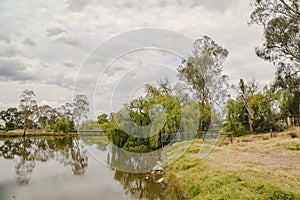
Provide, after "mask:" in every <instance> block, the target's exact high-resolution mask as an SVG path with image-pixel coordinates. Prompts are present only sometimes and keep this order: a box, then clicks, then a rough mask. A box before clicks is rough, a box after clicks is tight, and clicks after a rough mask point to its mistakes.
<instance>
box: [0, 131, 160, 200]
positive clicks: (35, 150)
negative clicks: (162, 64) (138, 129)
mask: <svg viewBox="0 0 300 200" xmlns="http://www.w3.org/2000/svg"><path fill="white" fill-rule="evenodd" d="M91 152H92V153H91ZM95 155H96V157H97V158H98V159H95ZM121 157H122V155H121V154H120V152H118V150H117V149H114V148H113V147H112V146H110V145H109V144H108V143H107V142H106V141H105V138H92V137H91V138H83V139H79V138H71V137H60V138H34V139H33V138H26V139H23V138H21V139H11V140H7V139H5V140H4V139H3V140H1V139H0V200H14V199H16V200H43V199H45V200H48V199H49V200H50V199H51V200H53V199H54V200H56V199H61V200H69V199H70V200H76V199H78V200H82V199H87V200H94V199H97V200H101V199H103V200H109V199H112V200H119V199H164V198H163V197H164V191H163V189H162V187H161V185H160V184H159V183H156V181H151V178H150V179H147V178H146V176H149V174H147V173H126V172H121V171H117V170H114V169H113V168H112V167H107V166H105V165H108V166H115V165H116V163H119V162H120V158H121ZM99 158H100V160H102V161H103V163H101V162H99ZM122 158H123V160H121V162H122V163H126V164H125V165H126V167H127V168H130V167H131V168H136V167H137V166H138V165H137V163H136V161H135V162H134V163H133V162H131V159H130V158H126V157H122ZM124 159H127V160H126V161H125V162H124ZM119 164H120V163H119ZM131 165H132V166H131Z"/></svg>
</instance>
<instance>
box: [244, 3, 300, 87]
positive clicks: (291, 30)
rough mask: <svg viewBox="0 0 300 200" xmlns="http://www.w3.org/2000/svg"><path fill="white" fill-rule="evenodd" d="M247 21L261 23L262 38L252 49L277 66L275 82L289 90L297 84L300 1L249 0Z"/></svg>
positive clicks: (299, 64) (299, 48) (298, 82)
mask: <svg viewBox="0 0 300 200" xmlns="http://www.w3.org/2000/svg"><path fill="white" fill-rule="evenodd" d="M251 4H252V6H253V7H254V11H253V12H252V13H251V16H250V24H258V25H262V26H263V28H264V42H263V44H262V46H261V47H256V49H255V51H256V54H257V56H259V57H260V58H262V59H264V60H267V61H270V62H272V63H273V64H274V65H276V66H277V72H276V81H275V85H276V86H279V87H281V88H283V89H288V90H289V91H291V90H293V89H297V90H298V88H299V86H300V77H299V76H298V74H299V72H300V32H299V30H300V26H299V24H300V9H299V7H300V1H299V0H252V1H251Z"/></svg>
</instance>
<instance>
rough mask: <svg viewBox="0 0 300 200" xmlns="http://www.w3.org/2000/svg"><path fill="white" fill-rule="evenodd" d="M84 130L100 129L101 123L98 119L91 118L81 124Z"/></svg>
mask: <svg viewBox="0 0 300 200" xmlns="http://www.w3.org/2000/svg"><path fill="white" fill-rule="evenodd" d="M81 129H82V130H100V125H99V123H98V121H95V120H92V119H89V120H87V121H85V122H83V123H82V125H81Z"/></svg>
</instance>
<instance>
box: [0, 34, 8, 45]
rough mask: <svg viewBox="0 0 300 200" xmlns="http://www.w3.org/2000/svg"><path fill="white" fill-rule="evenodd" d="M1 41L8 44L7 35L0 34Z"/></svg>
mask: <svg viewBox="0 0 300 200" xmlns="http://www.w3.org/2000/svg"><path fill="white" fill-rule="evenodd" d="M1 41H3V42H6V43H10V38H9V36H8V35H5V34H3V33H0V42H1Z"/></svg>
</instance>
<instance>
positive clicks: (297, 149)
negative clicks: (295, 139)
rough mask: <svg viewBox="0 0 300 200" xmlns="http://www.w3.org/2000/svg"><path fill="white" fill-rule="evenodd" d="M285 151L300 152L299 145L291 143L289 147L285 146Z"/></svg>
mask: <svg viewBox="0 0 300 200" xmlns="http://www.w3.org/2000/svg"><path fill="white" fill-rule="evenodd" d="M286 149H287V150H291V151H300V145H299V144H297V143H291V144H290V145H287V146H286Z"/></svg>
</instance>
